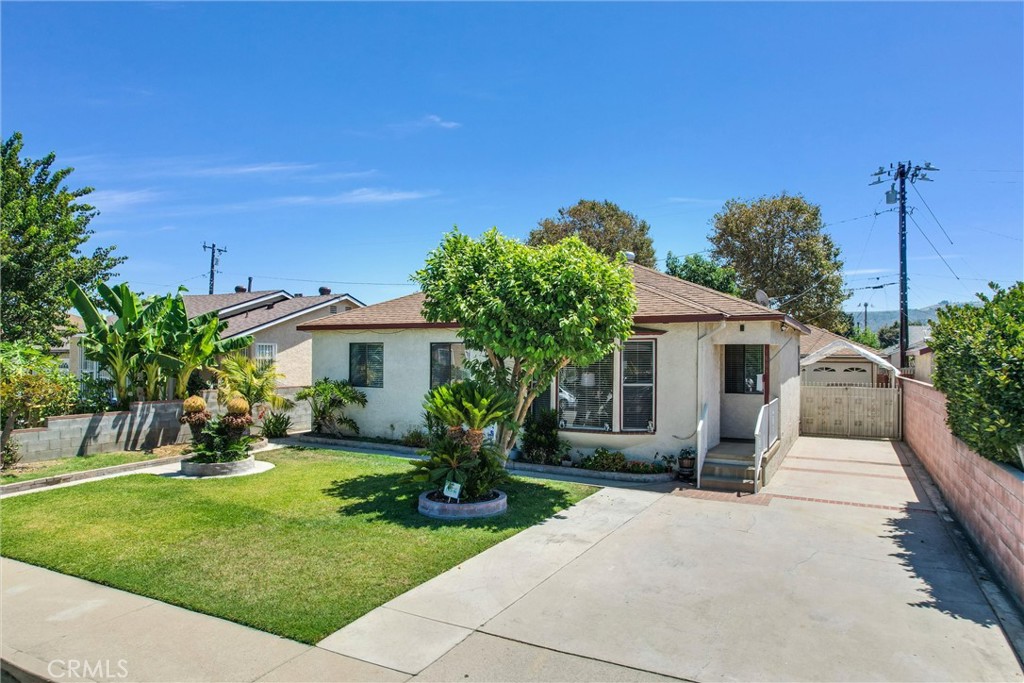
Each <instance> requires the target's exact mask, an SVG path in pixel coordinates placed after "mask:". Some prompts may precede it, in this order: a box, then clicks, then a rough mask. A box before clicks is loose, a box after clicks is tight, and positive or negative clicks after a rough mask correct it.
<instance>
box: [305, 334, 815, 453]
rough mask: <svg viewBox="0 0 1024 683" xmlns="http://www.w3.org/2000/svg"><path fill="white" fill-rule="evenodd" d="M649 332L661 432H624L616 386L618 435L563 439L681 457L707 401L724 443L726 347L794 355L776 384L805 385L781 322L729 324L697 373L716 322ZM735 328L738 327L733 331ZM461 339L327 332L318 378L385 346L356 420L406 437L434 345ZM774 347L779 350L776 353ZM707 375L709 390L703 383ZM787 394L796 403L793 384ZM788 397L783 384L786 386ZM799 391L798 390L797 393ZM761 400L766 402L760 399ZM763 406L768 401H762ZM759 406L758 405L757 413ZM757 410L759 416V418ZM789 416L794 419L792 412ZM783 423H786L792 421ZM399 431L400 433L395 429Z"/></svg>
mask: <svg viewBox="0 0 1024 683" xmlns="http://www.w3.org/2000/svg"><path fill="white" fill-rule="evenodd" d="M645 327H647V328H648V329H656V330H663V331H664V334H660V335H651V336H643V335H638V336H637V339H653V340H654V341H655V345H656V354H657V366H656V380H655V395H656V398H655V432H654V433H653V434H648V433H646V432H623V433H619V432H618V429H619V423H620V420H621V398H620V395H619V394H620V392H621V387H620V386H619V382H615V383H614V385H613V391H612V393H613V404H614V406H615V409H614V411H613V422H612V430H613V431H612V432H603V431H601V432H597V431H595V432H588V431H579V430H566V431H563V432H562V434H563V436H564V437H565V438H566V439H568V440H569V441H570V443H572V444H573V447H574V448H575V449H577V450H579V451H581V452H583V453H588V452H590V451H592V450H593V449H594V448H597V447H601V446H603V447H606V448H612V449H616V450H621V451H623V452H625V453H626V454H627V455H630V456H634V457H638V458H644V457H653V456H654V455H655V454H656V453H660V454H670V453H677V452H678V451H679V449H680V448H681V447H683V446H693V445H695V444H696V433H695V432H696V427H697V420H698V419H699V415H700V406H701V404H702V403H703V402H705V401H706V402H707V403H708V408H709V410H708V420H709V428H710V431H709V439H708V441H709V444H710V445H711V446H714V445H716V444H717V443H718V441H719V429H718V420H719V415H720V409H721V406H720V404H721V391H720V390H721V381H722V380H721V376H722V373H723V369H722V357H723V351H722V347H721V346H720V344H722V343H726V341H727V340H729V339H740V340H743V341H728V342H727V343H751V344H756V343H772V344H775V345H776V347H778V348H780V349H781V348H783V346H784V345H787V344H788V346H786V348H787V349H788V350H787V351H786V352H785V353H784V354H783V355H782V356H781V357H780V358H779V359H777V360H773V361H772V363H773V365H772V369H771V372H772V373H773V380H772V381H773V382H776V383H780V382H782V377H783V373H789V374H788V375H787V376H789V377H790V378H791V379H792V380H793V381H794V382H795V383H797V384H798V383H799V375H798V371H797V368H798V363H797V362H796V361H797V360H798V359H799V350H798V348H797V343H796V340H795V333H794V332H792V331H789V332H786V333H782V332H781V331H779V326H778V323H776V324H775V325H774V327H773V326H772V325H771V324H770V323H767V322H764V323H761V322H757V323H752V324H747V325H746V329H745V330H744V331H743V332H740V331H739V330H738V325H736V324H735V323H730V324H729V325H727V326H726V328H725V329H722V330H719V331H717V332H714V333H713V334H712V335H711V336H709V337H708V338H707V339H705V340H704V341H703V342H701V346H700V348H701V353H700V367H698V353H697V348H698V346H697V336H698V334H706V333H709V332H713V331H714V330H715V329H716V328H717V327H719V326H718V325H717V324H714V323H701V324H700V325H699V326H698V324H696V323H690V324H675V325H654V326H645ZM730 328H735V329H734V330H732V331H731V332H730ZM451 341H458V336H457V335H456V333H455V331H454V330H446V329H409V330H382V331H372V330H367V331H353V332H349V331H341V330H332V331H323V332H315V333H313V376H314V377H324V376H327V377H331V378H335V379H347V378H348V361H349V344H351V343H366V342H381V343H383V344H384V386H383V388H379V389H375V388H363V389H362V390H363V391H365V392H366V395H367V405H366V407H365V408H352V409H350V410H349V414H350V415H351V416H352V417H353V418H355V419H356V421H357V422H358V423H359V427H360V430H361V432H362V433H363V434H365V435H370V436H383V437H388V438H391V437H395V438H398V437H401V436H402V435H403V434H405V433H406V432H408V431H409V430H411V429H414V428H417V427H420V426H421V425H422V413H423V409H422V400H423V395H424V394H425V393H426V392H427V390H428V388H429V382H430V353H429V351H430V343H431V342H451ZM773 348H775V347H773ZM615 375H616V377H619V376H621V363H620V359H619V358H618V356H616V360H615ZM698 376H699V377H703V378H704V381H703V392H702V391H701V389H700V387H699V386H698V382H697V377H698ZM786 387H787V389H786V391H785V392H784V393H785V394H786V395H787V397H789V398H788V401H787V403H788V402H789V401H792V397H791V396H790V394H791V393H792V388H791V386H790V385H789V384H787V385H786ZM780 391H781V385H780ZM797 391H798V389H797ZM754 398H755V399H759V398H760V397H754ZM761 402H763V400H762V401H761ZM759 406H760V403H758V407H759ZM756 410H757V408H755V409H754V415H755V416H756ZM787 417H789V413H787ZM798 419H799V395H798V394H797V399H796V409H795V413H794V416H793V418H792V420H791V422H792V426H791V427H789V428H790V429H791V431H792V434H793V436H792V437H791V438H795V434H796V430H797V428H796V422H795V420H798ZM785 421H786V420H785V418H784V422H785ZM392 426H393V428H392ZM749 431H750V434H749V438H753V419H751V422H750V430H749Z"/></svg>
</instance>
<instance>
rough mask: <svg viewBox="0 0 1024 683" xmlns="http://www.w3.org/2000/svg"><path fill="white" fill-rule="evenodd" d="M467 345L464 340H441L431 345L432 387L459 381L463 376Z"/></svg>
mask: <svg viewBox="0 0 1024 683" xmlns="http://www.w3.org/2000/svg"><path fill="white" fill-rule="evenodd" d="M465 360H466V345H465V344H463V343H462V342H451V343H449V342H440V343H432V344H431V345H430V388H431V389H433V388H435V387H439V386H441V385H442V384H448V383H450V382H457V381H458V380H460V379H462V378H463V371H462V365H463V362H464V361H465Z"/></svg>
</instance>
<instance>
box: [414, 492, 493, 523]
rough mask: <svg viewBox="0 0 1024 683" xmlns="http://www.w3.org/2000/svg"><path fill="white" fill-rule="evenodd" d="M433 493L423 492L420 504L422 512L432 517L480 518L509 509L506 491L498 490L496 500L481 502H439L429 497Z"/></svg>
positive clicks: (448, 518) (447, 518) (450, 518)
mask: <svg viewBox="0 0 1024 683" xmlns="http://www.w3.org/2000/svg"><path fill="white" fill-rule="evenodd" d="M431 493H434V491H424V492H423V493H421V494H420V504H419V512H420V514H421V515H424V516H426V517H430V518H431V519H446V520H453V519H480V518H482V517H495V516H497V515H502V514H505V512H506V511H507V510H508V497H507V496H506V495H505V492H504V491H498V497H497V498H495V499H494V500H485V501H483V502H481V503H439V502H437V501H436V500H430V498H428V497H427V496H429V495H430V494H431Z"/></svg>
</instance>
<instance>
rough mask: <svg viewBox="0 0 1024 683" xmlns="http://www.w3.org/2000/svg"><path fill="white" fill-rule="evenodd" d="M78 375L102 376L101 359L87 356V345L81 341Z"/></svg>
mask: <svg viewBox="0 0 1024 683" xmlns="http://www.w3.org/2000/svg"><path fill="white" fill-rule="evenodd" d="M78 376H79V377H92V378H93V379H99V377H100V364H99V361H95V360H89V359H88V358H86V357H85V347H84V346H82V344H81V343H79V344H78Z"/></svg>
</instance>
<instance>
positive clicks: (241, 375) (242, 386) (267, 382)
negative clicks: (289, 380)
mask: <svg viewBox="0 0 1024 683" xmlns="http://www.w3.org/2000/svg"><path fill="white" fill-rule="evenodd" d="M216 373H217V402H218V403H220V404H221V405H227V403H228V401H230V400H231V399H232V398H235V397H236V396H241V397H242V398H244V399H245V400H246V401H248V402H249V406H250V409H251V410H252V411H253V412H255V411H256V409H257V407H259V406H270V407H271V408H273V409H274V410H284V409H287V408H291V407H292V405H293V403H292V401H290V400H288V399H287V398H285V397H284V396H281V395H280V394H278V393H277V380H278V379H280V378H281V377H284V375H282V374H281V373H279V372H278V371H277V366H276V365H274V364H273V363H257V362H256V361H254V360H253V359H252V358H249V357H248V356H246V355H245V354H242V353H240V352H238V351H235V352H234V353H229V354H228V355H226V356H224V357H223V358H221V359H220V364H219V367H218V368H217V370H216Z"/></svg>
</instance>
